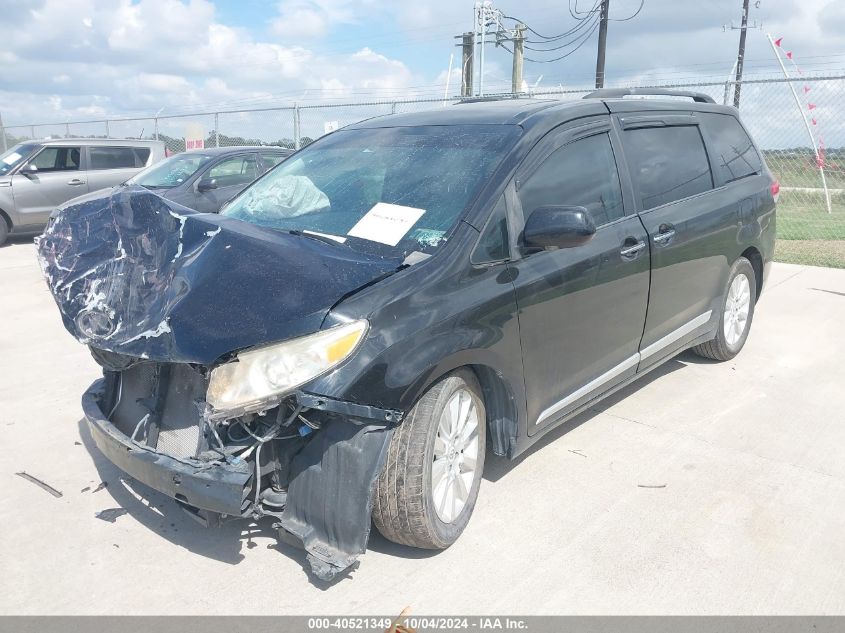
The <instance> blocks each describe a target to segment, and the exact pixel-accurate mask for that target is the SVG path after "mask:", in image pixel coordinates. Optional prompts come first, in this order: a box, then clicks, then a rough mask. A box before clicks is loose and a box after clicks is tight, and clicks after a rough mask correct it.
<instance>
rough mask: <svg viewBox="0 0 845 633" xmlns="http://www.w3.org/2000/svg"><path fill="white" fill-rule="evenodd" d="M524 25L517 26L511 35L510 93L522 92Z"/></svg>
mask: <svg viewBox="0 0 845 633" xmlns="http://www.w3.org/2000/svg"><path fill="white" fill-rule="evenodd" d="M524 46H525V25H524V24H517V25H516V28H515V29H514V34H513V71H512V72H511V92H513V93H514V94H516V93H517V92H522V64H523V60H524V58H525V50H524Z"/></svg>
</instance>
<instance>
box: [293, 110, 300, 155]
mask: <svg viewBox="0 0 845 633" xmlns="http://www.w3.org/2000/svg"><path fill="white" fill-rule="evenodd" d="M299 139H300V137H299V105H297V104H293V149H295V150H297V149H299Z"/></svg>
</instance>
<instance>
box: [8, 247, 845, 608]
mask: <svg viewBox="0 0 845 633" xmlns="http://www.w3.org/2000/svg"><path fill="white" fill-rule="evenodd" d="M0 297H1V298H0V304H2V309H0V332H2V335H0V432H2V438H3V439H2V447H3V451H2V453H0V485H2V491H3V492H2V495H0V525H2V528H1V529H0V570H2V573H0V579H2V580H0V613H2V614H59V613H61V614H326V613H331V614H373V613H379V614H391V613H396V614H398V613H399V611H400V610H401V609H402V608H404V607H406V606H410V607H411V610H412V612H413V613H415V614H422V613H429V614H433V613H437V614H449V613H453V614H454V613H465V614H482V613H498V614H509V613H516V614H559V613H560V614H564V613H566V614H569V613H579V614H597V613H602V614H622V613H637V614H665V613H671V614H716V613H723V614H787V613H788V614H803V613H807V614H811V613H813V614H819V613H827V614H833V613H836V614H842V613H845V538H843V535H845V459H843V453H845V413H843V408H845V407H843V405H845V363H843V358H845V333H843V330H845V270H834V269H823V268H810V267H799V266H793V265H787V264H782V265H776V266H775V267H774V270H773V275H772V278H771V279H770V280H769V284H768V287H767V289H766V291H765V292H764V294H763V297H762V299H761V301H760V303H759V304H758V310H757V314H756V316H755V321H754V325H753V328H752V331H751V335H750V337H749V339H748V343H747V345H746V347H745V349H744V351H743V352H742V353H741V354H740V355H739V356H738V357H737V358H736V359H735V360H734V361H732V362H728V363H722V364H719V363H711V362H707V361H704V360H702V359H699V358H697V357H695V356H693V355H692V354H690V353H686V354H683V355H682V356H680V357H678V358H677V359H675V360H673V361H671V362H669V363H668V364H666V365H665V366H663V367H662V368H661V369H660V370H657V371H655V372H653V373H652V374H650V375H649V376H647V377H645V378H644V379H642V380H641V381H640V382H639V383H637V384H635V385H633V386H632V387H630V388H627V389H625V390H624V391H623V392H620V393H619V394H616V395H615V396H613V397H612V398H611V399H610V400H608V401H606V402H604V403H602V405H601V406H600V407H598V408H597V409H596V410H594V411H591V412H589V413H588V414H586V415H582V416H581V417H579V418H578V419H577V420H575V421H573V422H572V423H570V424H568V425H566V427H565V428H563V429H560V430H559V431H557V432H553V433H552V434H551V435H550V436H549V437H547V438H546V439H545V440H544V441H543V442H542V443H541V444H540V445H539V446H538V447H537V448H536V449H535V450H532V451H531V452H530V453H529V454H528V455H526V456H524V457H523V458H522V459H520V460H518V461H516V462H508V461H506V460H503V459H500V458H495V457H492V456H491V457H488V459H489V461H488V464H487V468H486V472H485V481H484V482H483V484H482V488H481V495H480V498H479V501H478V505H477V506H476V510H475V515H474V516H473V519H472V521H471V522H470V525H469V527H468V529H467V531H466V532H465V534H464V535H463V536H462V537H461V539H460V540H459V541H458V542H457V543H456V544H455V545H454V546H453V547H451V548H450V549H449V550H446V551H444V552H439V553H433V552H424V551H417V550H413V549H410V548H406V547H401V546H398V545H394V544H392V543H390V542H388V541H386V540H384V539H383V538H381V536H379V535H378V534H377V533H376V532H375V531H374V532H373V535H372V536H371V542H370V550H369V551H368V553H367V554H366V555H365V556H363V557H362V559H361V566H360V568H359V569H358V570H357V571H355V572H354V573H353V574H352V575H351V576H350V577H348V578H346V579H344V580H341V581H340V582H338V583H336V584H334V585H331V586H328V585H322V584H312V582H310V581H309V578H308V576H307V575H306V574H305V572H304V569H305V565H306V563H305V560H304V556H303V554H302V553H301V552H300V551H298V550H295V549H293V548H291V547H289V546H287V545H284V544H279V543H278V542H277V539H276V537H275V535H274V533H273V531H272V530H271V529H270V523H271V522H270V521H268V522H267V523H266V524H265V523H261V524H260V525H257V526H256V525H250V524H248V523H240V522H232V523H229V524H226V525H224V527H222V528H220V529H216V530H207V529H204V528H202V527H200V526H198V525H197V524H195V523H194V522H193V521H192V520H191V519H189V518H188V517H186V516H185V515H184V514H183V513H182V512H181V510H179V509H178V508H177V507H176V505H175V504H174V503H173V502H172V501H170V500H169V499H167V498H166V497H164V496H163V495H160V494H158V493H156V492H154V491H151V490H150V489H148V488H146V487H144V486H143V485H140V484H138V483H132V482H131V481H128V480H126V479H125V478H122V476H121V473H120V471H118V470H117V469H116V468H115V467H114V466H112V465H111V464H110V463H109V462H108V461H107V460H106V459H105V458H103V457H102V456H101V455H100V454H99V453H98V452H97V449H96V447H94V446H93V443H92V441H91V438H90V436H89V434H88V432H87V429H86V428H85V425H84V424H83V421H82V413H81V409H80V406H79V396H80V394H81V393H82V391H83V390H84V389H85V387H87V385H88V384H89V383H90V382H91V381H92V380H94V379H95V378H96V377H97V376H98V375H99V369H98V367H97V365H96V364H95V363H94V361H93V360H92V359H91V358H90V356H89V355H88V352H87V350H86V349H85V348H84V347H83V346H82V345H80V344H78V343H76V342H75V341H74V340H73V339H72V338H71V337H70V335H68V334H67V332H65V330H64V328H63V327H62V325H61V322H60V319H59V314H58V310H57V309H56V306H55V304H54V303H53V301H52V298H51V297H50V295H49V294H48V292H47V289H46V286H45V285H44V282H43V281H42V279H41V277H40V273H39V270H38V266H37V264H36V262H35V257H34V248H33V246H32V244H31V243H30V242H29V240H22V239H18V240H16V241H13V243H12V244H10V245H9V246H6V247H4V248H0ZM19 471H26V472H28V473H30V474H32V475H34V476H36V477H38V478H40V479H43V480H44V481H46V482H47V483H49V484H50V485H52V486H54V487H55V488H57V489H59V490H61V491H62V493H63V496H62V497H61V498H55V497H53V496H51V495H50V494H48V493H47V492H45V491H44V490H42V489H40V488H38V487H36V486H34V485H33V484H32V483H30V482H28V481H26V480H24V479H22V478H21V477H18V476H16V475H15V473H16V472H19ZM101 481H102V482H106V483H107V484H108V485H107V487H106V488H105V489H102V490H99V491H97V492H94V491H93V490H94V488H95V487H96V486H97V485H98V484H99V483H100V482H101ZM85 488H89V489H88V490H85V491H84V492H83V489H85ZM107 508H125V509H126V510H128V512H127V513H126V514H124V515H122V516H119V517H117V518H116V520H115V521H114V523H109V522H106V521H102V520H99V519H97V518H95V517H94V513H95V512H97V511H99V510H103V509H107Z"/></svg>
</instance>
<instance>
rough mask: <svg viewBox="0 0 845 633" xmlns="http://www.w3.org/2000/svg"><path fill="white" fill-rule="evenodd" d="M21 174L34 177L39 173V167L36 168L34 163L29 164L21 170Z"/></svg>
mask: <svg viewBox="0 0 845 633" xmlns="http://www.w3.org/2000/svg"><path fill="white" fill-rule="evenodd" d="M20 173H21V174H23V175H25V176H32V175H34V174H37V173H38V167H36V166H35V165H33V164H32V163H27V164H26V165H24V166H23V167H21V168H20Z"/></svg>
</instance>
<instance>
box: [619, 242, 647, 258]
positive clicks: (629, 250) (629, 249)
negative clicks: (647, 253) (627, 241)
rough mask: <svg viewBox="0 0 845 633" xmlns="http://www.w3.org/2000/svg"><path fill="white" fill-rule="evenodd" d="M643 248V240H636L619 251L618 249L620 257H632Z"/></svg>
mask: <svg viewBox="0 0 845 633" xmlns="http://www.w3.org/2000/svg"><path fill="white" fill-rule="evenodd" d="M644 248H645V242H642V241H640V242H637V243H636V244H633V245H631V246H626V247H625V248H623V249H622V250H621V251H619V254H620V255H622V257H634V256H635V255H636V254H637V253H639V252H640V251H641V250H643V249H644Z"/></svg>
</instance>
